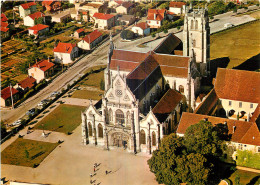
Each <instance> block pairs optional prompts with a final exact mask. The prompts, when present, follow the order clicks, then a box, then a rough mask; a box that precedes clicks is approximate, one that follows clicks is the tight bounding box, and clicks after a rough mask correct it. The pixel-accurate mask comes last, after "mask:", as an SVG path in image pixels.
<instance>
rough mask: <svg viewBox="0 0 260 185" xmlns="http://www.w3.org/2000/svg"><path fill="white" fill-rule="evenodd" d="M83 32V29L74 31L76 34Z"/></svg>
mask: <svg viewBox="0 0 260 185" xmlns="http://www.w3.org/2000/svg"><path fill="white" fill-rule="evenodd" d="M83 31H84V29H83V28H80V29H78V30H76V32H78V33H81V32H83Z"/></svg>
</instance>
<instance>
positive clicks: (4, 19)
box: [1, 13, 8, 22]
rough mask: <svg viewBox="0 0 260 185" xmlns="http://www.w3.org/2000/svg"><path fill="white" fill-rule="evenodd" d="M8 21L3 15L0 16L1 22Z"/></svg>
mask: <svg viewBox="0 0 260 185" xmlns="http://www.w3.org/2000/svg"><path fill="white" fill-rule="evenodd" d="M6 21H8V19H7V17H6V16H5V14H4V13H2V14H1V22H6Z"/></svg>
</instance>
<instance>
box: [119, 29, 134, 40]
mask: <svg viewBox="0 0 260 185" xmlns="http://www.w3.org/2000/svg"><path fill="white" fill-rule="evenodd" d="M120 36H121V38H123V39H127V40H131V39H133V38H134V36H135V34H134V32H133V31H131V30H124V31H122V33H121V35H120Z"/></svg>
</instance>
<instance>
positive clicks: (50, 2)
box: [42, 0, 54, 6]
mask: <svg viewBox="0 0 260 185" xmlns="http://www.w3.org/2000/svg"><path fill="white" fill-rule="evenodd" d="M53 2H54V1H53V0H48V1H47V0H44V1H42V6H45V5H48V6H50V5H51V4H52V3H53Z"/></svg>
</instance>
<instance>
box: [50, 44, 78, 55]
mask: <svg viewBox="0 0 260 185" xmlns="http://www.w3.org/2000/svg"><path fill="white" fill-rule="evenodd" d="M76 46H77V45H76V44H71V43H62V42H59V43H58V45H57V47H56V48H54V49H53V51H54V52H58V53H71V52H72V50H73V48H75V47H76Z"/></svg>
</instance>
